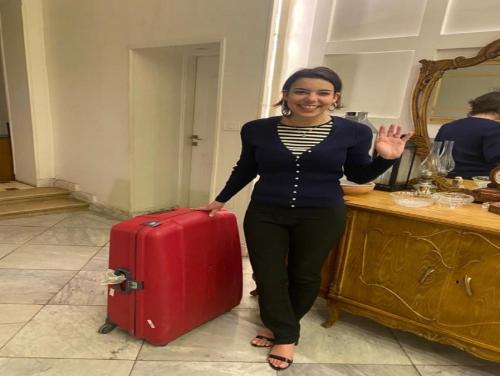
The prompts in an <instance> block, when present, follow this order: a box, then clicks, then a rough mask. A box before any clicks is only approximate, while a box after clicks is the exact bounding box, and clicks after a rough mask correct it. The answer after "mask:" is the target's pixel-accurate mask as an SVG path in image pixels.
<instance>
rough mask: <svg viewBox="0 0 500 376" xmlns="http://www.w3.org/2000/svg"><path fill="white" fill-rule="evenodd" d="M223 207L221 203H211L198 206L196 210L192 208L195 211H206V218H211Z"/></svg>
mask: <svg viewBox="0 0 500 376" xmlns="http://www.w3.org/2000/svg"><path fill="white" fill-rule="evenodd" d="M223 207H224V203H223V202H219V201H212V202H211V203H210V204H208V205H206V206H200V207H197V208H194V209H195V210H203V211H208V212H209V213H208V216H209V217H213V216H214V215H215V214H217V212H218V211H219V210H221V209H222V208H223Z"/></svg>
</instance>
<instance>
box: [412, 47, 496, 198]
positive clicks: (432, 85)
mask: <svg viewBox="0 0 500 376" xmlns="http://www.w3.org/2000/svg"><path fill="white" fill-rule="evenodd" d="M499 56H500V39H497V40H495V41H493V42H491V43H489V44H488V45H486V46H484V47H483V48H481V49H480V50H479V52H478V53H477V55H476V56H473V57H470V58H466V57H464V56H458V57H456V58H454V59H443V60H420V61H419V62H420V64H421V67H420V74H419V77H418V80H417V82H416V84H415V88H414V90H413V95H412V102H411V112H412V118H413V124H414V127H415V135H414V136H413V137H412V141H414V142H415V144H416V145H417V155H418V156H419V157H420V158H421V159H422V160H423V159H424V158H425V157H426V156H427V154H428V153H429V151H430V145H431V139H430V137H429V131H428V125H429V123H430V118H431V116H430V112H431V111H433V110H434V109H435V104H436V101H437V99H436V90H439V88H440V85H441V82H442V79H443V75H444V74H445V73H446V72H448V71H451V70H455V69H460V68H468V67H474V66H477V65H479V64H482V63H485V62H487V65H488V66H490V65H493V66H495V67H497V68H500V65H498V64H493V63H498V61H495V62H492V61H493V60H494V59H497V58H498V57H499ZM490 90H497V88H496V87H491V88H490ZM480 94H482V93H480ZM473 95H474V94H471V96H470V98H468V99H472V98H473ZM466 104H467V102H466V103H464V105H466ZM467 112H468V111H467ZM467 112H465V113H464V114H463V116H464V117H465V116H466V113H467ZM436 178H437V179H436V180H438V181H436V183H438V185H439V186H440V188H443V189H445V190H456V189H453V187H452V186H451V185H450V184H449V183H447V181H446V179H444V178H439V177H436Z"/></svg>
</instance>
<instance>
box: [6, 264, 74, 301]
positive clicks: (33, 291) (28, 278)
mask: <svg viewBox="0 0 500 376" xmlns="http://www.w3.org/2000/svg"><path fill="white" fill-rule="evenodd" d="M74 275H75V272H74V271H65V270H23V269H2V270H0V303H18V304H23V303H24V304H45V303H47V302H48V301H49V299H51V298H52V297H53V296H54V295H55V294H56V293H57V292H58V291H59V290H60V289H61V288H62V287H63V286H64V285H65V284H66V282H68V281H69V280H70V279H71V278H72V277H73V276H74Z"/></svg>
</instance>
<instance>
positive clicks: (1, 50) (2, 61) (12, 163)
mask: <svg viewBox="0 0 500 376" xmlns="http://www.w3.org/2000/svg"><path fill="white" fill-rule="evenodd" d="M3 37H4V35H3V25H2V20H1V19H0V54H1V59H0V64H1V67H0V69H1V70H2V72H1V74H2V76H3V85H2V87H0V90H3V91H4V96H5V106H6V109H7V118H8V121H7V134H8V135H7V137H8V139H9V145H10V167H11V171H12V180H15V179H16V161H15V158H14V155H15V153H14V143H13V142H12V128H11V115H10V114H11V110H10V100H9V90H8V88H9V82H8V77H7V69H6V67H5V47H4V40H3V39H4V38H3Z"/></svg>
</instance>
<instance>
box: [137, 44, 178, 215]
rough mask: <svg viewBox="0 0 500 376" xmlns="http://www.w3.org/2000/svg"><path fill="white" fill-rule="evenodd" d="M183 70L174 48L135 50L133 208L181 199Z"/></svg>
mask: <svg viewBox="0 0 500 376" xmlns="http://www.w3.org/2000/svg"><path fill="white" fill-rule="evenodd" d="M182 69H183V55H182V51H177V50H176V49H175V48H168V47H167V48H146V49H139V50H134V51H133V52H132V53H131V79H132V82H131V88H132V92H131V107H132V108H131V119H130V120H131V125H132V126H131V127H130V132H131V134H130V139H131V151H132V153H131V159H132V160H131V164H132V165H131V183H132V184H131V188H132V191H131V204H130V205H131V206H130V208H131V210H130V211H131V212H134V213H135V212H146V211H151V210H154V209H160V208H168V207H172V206H173V205H175V204H177V203H176V199H177V185H178V174H177V171H178V169H179V158H178V156H179V151H180V149H179V142H178V141H179V131H180V128H179V124H180V117H181V116H180V115H181V113H180V111H179V109H180V108H181V105H182V103H181V96H180V95H179V94H180V88H181V85H182Z"/></svg>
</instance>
